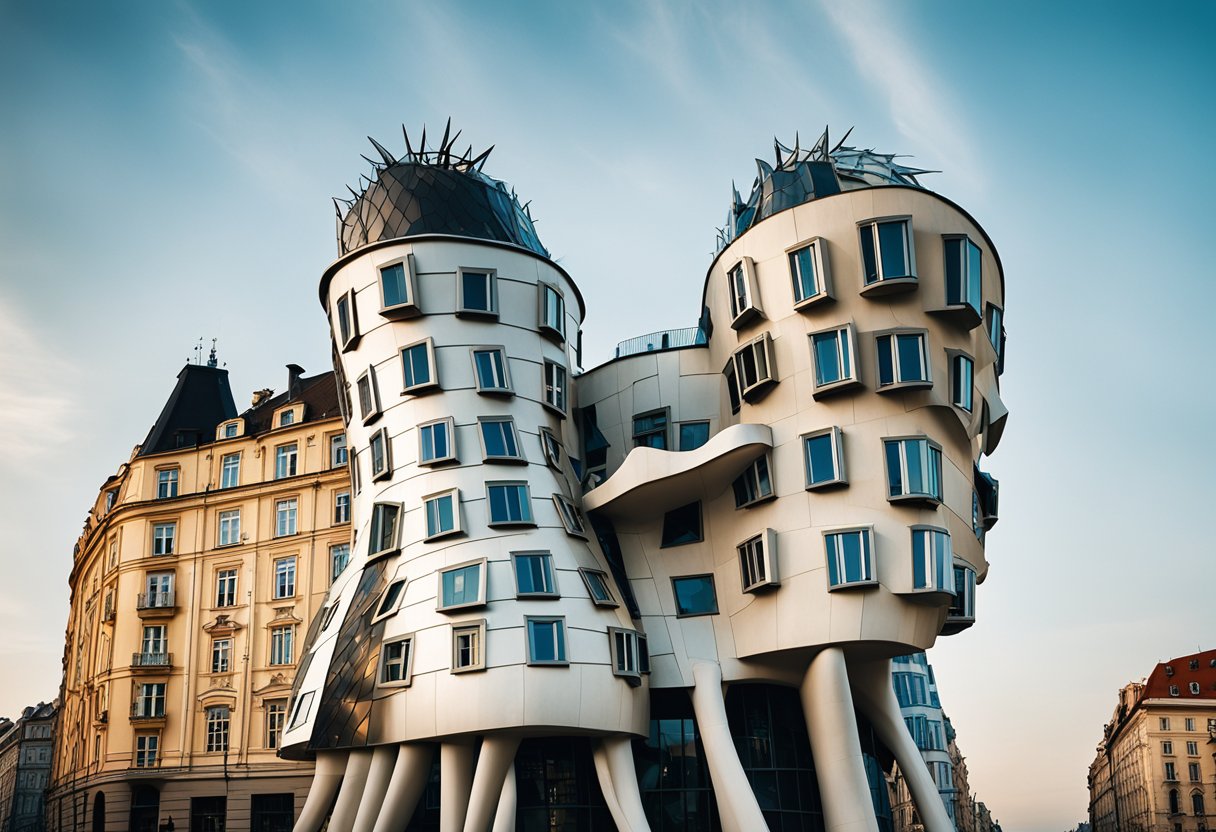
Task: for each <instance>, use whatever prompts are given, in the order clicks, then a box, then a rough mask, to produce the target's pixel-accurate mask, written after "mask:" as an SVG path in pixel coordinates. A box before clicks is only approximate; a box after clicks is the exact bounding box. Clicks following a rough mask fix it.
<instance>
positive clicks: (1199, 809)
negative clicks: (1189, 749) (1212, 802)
mask: <svg viewBox="0 0 1216 832" xmlns="http://www.w3.org/2000/svg"><path fill="white" fill-rule="evenodd" d="M1191 767H1192V770H1193V772H1194V773H1193V775H1192V777H1191V782H1192V783H1198V782H1199V766H1198V765H1197V764H1195V763H1191ZM1191 814H1193V815H1194V816H1195V817H1197V818H1202V817H1205V816H1206V815H1207V810H1206V809H1205V808H1204V804H1203V792H1191ZM1199 828H1200V829H1203V822H1202V821H1200V824H1199Z"/></svg>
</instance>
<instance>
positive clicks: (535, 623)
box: [525, 616, 569, 665]
mask: <svg viewBox="0 0 1216 832" xmlns="http://www.w3.org/2000/svg"><path fill="white" fill-rule="evenodd" d="M525 621H526V622H527V632H528V664H532V665H565V664H569V662H568V661H567V660H566V619H565V618H540V617H536V616H528V617H526V618H525Z"/></svg>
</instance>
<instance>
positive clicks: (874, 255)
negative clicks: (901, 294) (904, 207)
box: [858, 217, 916, 294]
mask: <svg viewBox="0 0 1216 832" xmlns="http://www.w3.org/2000/svg"><path fill="white" fill-rule="evenodd" d="M910 225H911V223H910V220H909V219H908V218H906V217H903V218H894V217H893V218H890V219H882V220H872V221H869V222H865V223H862V224H860V225H859V226H858V230H859V232H860V234H861V261H862V283H863V286H864V288H863V289H862V294H870V293H871V292H876V293H877V292H879V291H882V290H884V289H885V290H891V289H895V288H896V287H898V288H901V289H910V288H912V287H913V286H915V284H916V251H915V247H914V245H913V238H912V233H911V232H912V229H911V227H910ZM879 287H881V289H880V288H879Z"/></svg>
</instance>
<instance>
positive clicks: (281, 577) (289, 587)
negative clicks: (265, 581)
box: [273, 555, 296, 598]
mask: <svg viewBox="0 0 1216 832" xmlns="http://www.w3.org/2000/svg"><path fill="white" fill-rule="evenodd" d="M295 594H296V558H295V555H292V556H291V557H289V558H279V559H278V560H276V561H275V562H274V595H273V597H274V598H293V597H295Z"/></svg>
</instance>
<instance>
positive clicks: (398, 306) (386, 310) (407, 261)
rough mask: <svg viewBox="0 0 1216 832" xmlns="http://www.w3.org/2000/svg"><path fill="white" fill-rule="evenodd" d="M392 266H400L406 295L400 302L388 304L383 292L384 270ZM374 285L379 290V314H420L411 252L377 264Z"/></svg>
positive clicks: (415, 273)
mask: <svg viewBox="0 0 1216 832" xmlns="http://www.w3.org/2000/svg"><path fill="white" fill-rule="evenodd" d="M394 266H401V276H402V281H403V282H404V284H405V295H406V297H405V300H404V301H402V302H401V303H395V304H392V305H391V306H390V305H389V303H388V298H387V297H386V296H385V292H384V272H385V271H386V270H387V269H391V268H393V267H394ZM376 286H377V287H378V288H379V290H380V314H381V315H382V316H384V317H385V318H415V317H417V316H419V315H421V314H422V307H421V306H420V305H419V303H418V271H417V267H416V266H415V264H414V255H413V253H409V254H406V255H405V256H404V257H396V258H394V259H392V260H387V261H385V262H383V263H380V264H378V265H377V266H376Z"/></svg>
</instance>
